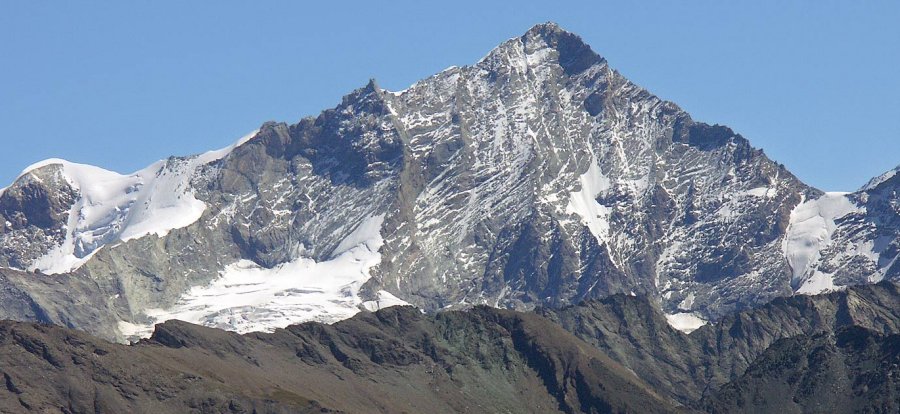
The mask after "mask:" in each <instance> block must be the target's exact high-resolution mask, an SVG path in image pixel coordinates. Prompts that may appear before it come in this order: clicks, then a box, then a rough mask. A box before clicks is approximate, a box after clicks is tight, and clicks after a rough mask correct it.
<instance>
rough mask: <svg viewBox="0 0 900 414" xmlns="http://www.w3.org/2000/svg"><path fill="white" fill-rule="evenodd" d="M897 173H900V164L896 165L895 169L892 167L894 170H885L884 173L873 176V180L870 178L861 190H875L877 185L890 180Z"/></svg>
mask: <svg viewBox="0 0 900 414" xmlns="http://www.w3.org/2000/svg"><path fill="white" fill-rule="evenodd" d="M897 173H900V165H898V166H896V167H894V169H892V170H889V171H887V172H885V173H884V174H881V175H879V176H877V177H875V178H872V179H871V180H869V182H868V183H866V185H864V186H862V188H860V189H859V191H871V190H874V189H875V188H876V187H878V186H880V185H881V184H883V183H885V182H887V181H890V180H891V179H892V178H894V176H896V175H897Z"/></svg>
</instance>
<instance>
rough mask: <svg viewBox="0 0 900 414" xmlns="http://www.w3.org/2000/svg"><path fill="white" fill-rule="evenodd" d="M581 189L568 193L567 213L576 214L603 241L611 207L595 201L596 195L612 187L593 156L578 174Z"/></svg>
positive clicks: (607, 233) (606, 237)
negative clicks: (584, 170)
mask: <svg viewBox="0 0 900 414" xmlns="http://www.w3.org/2000/svg"><path fill="white" fill-rule="evenodd" d="M578 180H579V182H580V183H581V190H579V191H575V192H572V193H569V204H568V205H567V206H566V213H567V214H573V213H574V214H577V215H578V216H579V217H581V222H582V224H584V225H585V226H587V228H588V229H589V230H590V232H591V234H593V235H594V237H596V238H597V241H598V242H599V243H601V244H602V243H604V242H605V241H606V240H607V239H608V238H609V215H610V213H611V212H612V209H610V208H609V207H606V206H604V205H602V204H600V203H598V202H597V196H599V195H600V194H602V193H605V192H607V191H609V189H610V188H612V185H611V183H610V180H609V177H606V176H605V175H603V172H602V171H600V165H599V164H598V163H597V159H596V158H595V157H593V156H592V157H591V164H590V166H589V167H588V170H587V171H586V172H585V173H584V174H582V175H581V176H579V178H578Z"/></svg>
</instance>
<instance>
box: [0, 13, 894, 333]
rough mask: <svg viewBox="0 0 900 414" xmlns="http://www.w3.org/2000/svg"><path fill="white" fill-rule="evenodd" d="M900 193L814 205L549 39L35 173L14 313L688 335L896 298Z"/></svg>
mask: <svg viewBox="0 0 900 414" xmlns="http://www.w3.org/2000/svg"><path fill="white" fill-rule="evenodd" d="M896 188H897V178H896V176H893V175H890V174H886V175H885V176H882V177H881V178H880V179H876V180H874V181H873V182H872V183H870V184H869V185H868V186H866V187H864V188H863V189H861V190H860V191H857V192H854V193H849V194H843V193H823V192H822V191H820V190H817V189H815V188H812V187H809V186H807V185H805V184H803V183H802V182H800V181H799V180H798V179H797V178H796V177H794V176H793V175H792V174H791V173H790V172H789V171H788V170H787V169H785V168H784V166H782V165H780V164H778V163H777V162H774V161H772V160H770V159H769V158H767V157H766V156H765V154H764V153H763V152H762V151H761V150H758V149H755V148H753V147H752V146H751V145H750V143H749V142H748V141H747V140H746V139H745V138H744V137H742V136H741V135H739V134H737V133H735V132H733V131H732V130H730V129H729V128H727V127H724V126H719V125H708V124H704V123H701V122H697V121H694V120H693V119H691V117H690V116H689V115H688V114H687V113H685V112H684V111H683V110H682V109H680V108H679V107H678V106H677V105H675V104H673V103H671V102H666V101H664V100H661V99H660V98H658V97H656V96H653V95H652V94H650V93H649V92H647V91H646V90H644V89H642V88H641V87H639V86H637V85H635V84H633V83H632V82H630V81H628V80H627V79H626V78H624V77H623V76H622V75H621V74H619V73H618V72H616V71H615V70H613V69H612V68H610V66H609V65H608V63H607V61H606V60H605V59H603V58H602V57H600V56H599V55H597V54H596V53H595V52H594V51H593V50H591V48H590V47H589V46H587V45H586V44H585V43H583V41H582V40H581V39H580V38H579V37H578V36H576V35H574V34H572V33H569V32H566V31H564V30H562V29H561V28H559V27H558V26H556V25H555V24H552V23H547V24H541V25H537V26H535V27H533V28H532V29H530V30H529V31H528V32H527V33H525V34H524V35H523V36H521V37H517V38H513V39H510V40H508V41H506V42H504V43H503V44H501V45H500V46H498V47H497V48H495V49H494V50H492V51H491V52H490V53H488V54H487V56H485V57H484V58H483V59H482V60H480V61H479V62H478V63H476V64H474V65H472V66H465V67H451V68H448V69H446V70H444V71H442V72H440V73H438V74H436V75H434V76H431V77H429V78H427V79H424V80H422V81H419V82H417V83H416V84H414V85H412V86H411V87H410V88H408V89H406V90H404V91H397V92H391V91H386V90H383V89H381V88H380V87H378V85H377V84H376V83H375V82H374V81H370V82H369V83H368V84H367V85H366V86H364V87H362V88H360V89H358V90H356V91H353V92H352V93H351V94H349V95H347V96H345V97H344V98H343V99H342V101H341V103H340V104H339V105H338V106H336V107H335V108H333V109H329V110H326V111H324V112H322V113H321V114H320V115H319V116H317V117H309V118H304V119H302V120H300V121H299V122H298V123H295V124H290V125H289V124H285V123H275V122H269V123H266V124H264V125H262V126H261V127H260V128H259V130H257V131H254V132H253V133H251V134H249V135H247V136H246V137H244V138H242V139H240V140H239V141H237V142H236V143H235V144H233V145H232V146H230V147H228V148H224V149H222V150H217V151H210V152H208V153H205V154H201V155H197V156H191V157H173V158H169V159H167V160H164V161H160V162H158V163H155V164H153V165H151V166H149V167H148V168H146V169H143V170H141V171H138V172H136V173H133V174H129V175H121V174H118V173H114V172H110V171H106V170H103V169H100V168H96V167H91V166H85V165H80V164H76V163H71V162H66V161H62V160H48V161H45V162H41V163H38V164H36V165H34V166H32V167H29V168H27V169H26V170H25V172H23V174H22V175H21V176H20V177H19V178H18V179H17V180H16V181H15V182H14V183H12V185H10V186H9V187H8V188H6V189H5V190H3V191H2V194H0V266H2V267H4V268H5V269H3V270H0V276H2V279H0V280H2V281H3V283H4V284H3V290H2V291H3V295H4V298H5V299H8V301H6V302H4V305H3V306H2V308H3V309H2V312H3V316H4V317H7V318H10V319H19V320H39V321H44V322H52V323H57V324H61V325H64V326H70V327H76V328H80V329H84V330H88V331H89V332H92V333H95V334H97V335H100V336H102V337H104V338H107V339H111V340H118V341H124V340H126V339H134V338H137V337H146V336H148V335H150V333H151V332H152V326H153V324H154V323H155V322H161V321H164V320H167V319H173V318H174V319H181V320H185V321H189V322H194V323H198V324H202V325H206V326H211V327H221V328H225V329H230V330H234V331H238V332H250V331H257V330H263V331H271V330H273V329H275V328H279V327H284V326H287V325H289V324H291V323H295V322H301V321H307V320H316V321H322V322H334V321H338V320H342V319H346V318H348V317H350V316H352V315H354V314H355V313H357V312H359V311H360V310H362V309H365V310H375V309H379V308H382V307H386V306H390V305H396V304H412V305H415V306H416V307H419V308H420V309H423V310H426V311H429V312H431V311H437V310H444V309H454V308H465V307H470V306H473V305H480V304H484V305H490V306H495V307H503V308H510V309H518V310H528V309H533V308H535V307H538V306H544V307H564V306H567V305H570V304H574V303H578V302H580V301H582V300H585V299H591V298H602V297H606V296H608V295H611V294H617V293H619V294H636V295H647V296H649V297H651V298H653V300H654V301H656V302H658V303H659V304H660V306H661V307H662V309H663V311H664V314H665V315H667V316H666V318H667V320H668V321H669V323H672V324H675V325H676V326H679V327H681V328H683V329H693V328H696V327H697V326H700V325H702V324H703V323H705V321H710V320H718V319H720V318H722V317H723V316H725V315H728V314H730V313H732V312H734V311H740V310H744V309H748V308H752V307H755V306H759V305H762V304H764V303H767V302H769V301H771V300H772V299H774V298H777V297H782V296H789V295H792V294H796V293H806V294H812V293H818V292H822V291H827V290H832V289H840V288H842V287H844V286H848V285H854V284H861V283H873V282H878V281H881V280H897V279H898V278H900V265H896V264H895V263H896V257H897V252H898V243H900V242H898V239H900V238H898V231H900V230H898V229H900V226H898V224H900V221H898V217H900V211H898V198H897V191H896ZM69 292H78V293H79V295H81V294H83V295H84V296H79V297H69V296H71V295H70V293H69ZM60 303H66V304H67V305H66V306H62V305H60ZM69 304H71V305H69Z"/></svg>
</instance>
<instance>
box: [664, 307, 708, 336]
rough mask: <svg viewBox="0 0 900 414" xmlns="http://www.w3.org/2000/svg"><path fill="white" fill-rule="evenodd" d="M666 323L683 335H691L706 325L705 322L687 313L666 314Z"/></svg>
mask: <svg viewBox="0 0 900 414" xmlns="http://www.w3.org/2000/svg"><path fill="white" fill-rule="evenodd" d="M666 322H668V323H669V326H671V327H673V328H675V329H677V330H679V331H681V332H684V333H691V332H693V331H696V330H697V329H698V328H700V327H701V326H703V325H706V320H704V319H703V318H701V317H699V316H697V315H696V314H694V313H688V312H682V313H672V314H666Z"/></svg>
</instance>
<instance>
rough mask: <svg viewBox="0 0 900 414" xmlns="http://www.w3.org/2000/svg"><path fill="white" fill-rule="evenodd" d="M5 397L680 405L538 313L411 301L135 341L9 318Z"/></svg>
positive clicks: (194, 407) (12, 407) (94, 406)
mask: <svg viewBox="0 0 900 414" xmlns="http://www.w3.org/2000/svg"><path fill="white" fill-rule="evenodd" d="M0 366H2V368H0V371H2V373H3V378H4V381H5V388H3V389H0V411H3V412H21V411H35V412H45V411H46V412H50V411H54V412H56V411H62V412H67V413H87V412H91V413H106V412H158V413H185V412H198V413H200V412H204V413H249V412H254V413H255V412H260V413H263V412H264V413H282V412H283V413H288V412H290V413H307V412H308V413H313V412H315V413H319V412H343V413H401V412H424V411H426V410H427V411H428V412H434V413H456V412H510V413H512V412H516V413H519V412H522V413H554V412H559V413H601V412H638V411H640V412H647V413H654V412H659V413H664V412H675V411H676V408H675V407H674V406H673V405H672V404H670V403H669V402H667V401H665V400H664V399H663V398H661V397H659V396H657V395H656V394H655V393H654V392H653V391H652V390H650V389H649V387H648V386H647V385H646V384H645V383H643V381H641V380H640V379H638V378H637V377H635V376H634V374H633V373H631V372H630V371H629V370H627V369H625V368H624V367H622V366H621V365H619V364H617V363H615V362H613V361H612V360H610V359H609V358H608V357H606V356H605V355H603V354H602V353H601V352H600V351H599V350H597V349H595V348H592V347H591V346H590V345H588V344H586V343H584V342H582V341H580V340H578V339H577V338H575V337H574V336H572V335H571V334H568V333H567V332H565V331H563V330H562V329H561V328H560V327H558V326H556V325H554V324H552V323H550V322H549V321H547V320H546V319H543V318H540V317H538V316H537V315H533V314H519V313H514V312H511V311H503V310H497V309H489V308H477V309H475V310H472V311H470V312H445V313H439V314H437V315H435V316H427V315H423V314H422V313H421V312H420V311H418V310H416V309H414V308H412V307H409V306H406V307H392V308H390V309H386V310H381V311H379V312H377V313H365V314H361V315H358V316H355V317H353V318H352V319H349V320H346V321H342V322H338V323H335V324H333V325H323V324H319V323H312V322H311V323H306V324H302V325H293V326H290V327H288V328H287V329H277V330H275V332H273V333H251V334H246V335H243V336H241V335H238V334H235V333H231V332H226V331H222V330H218V329H212V328H205V327H201V326H197V325H192V324H188V323H185V322H181V321H169V322H166V323H164V324H160V325H157V327H156V330H155V332H154V334H153V336H152V337H150V338H149V339H145V340H142V341H141V342H139V343H136V344H134V345H131V346H127V345H119V344H111V343H108V342H105V341H102V340H99V339H96V338H93V337H90V336H88V335H87V334H84V333H80V332H77V331H72V330H66V329H63V328H59V327H55V326H50V325H34V324H25V323H20V322H8V321H4V322H0Z"/></svg>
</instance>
